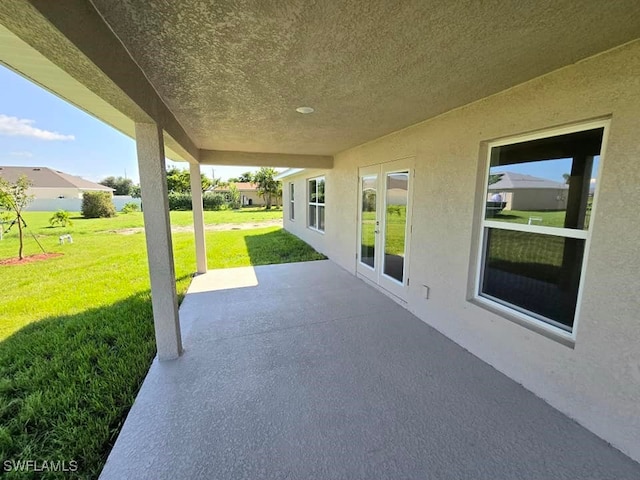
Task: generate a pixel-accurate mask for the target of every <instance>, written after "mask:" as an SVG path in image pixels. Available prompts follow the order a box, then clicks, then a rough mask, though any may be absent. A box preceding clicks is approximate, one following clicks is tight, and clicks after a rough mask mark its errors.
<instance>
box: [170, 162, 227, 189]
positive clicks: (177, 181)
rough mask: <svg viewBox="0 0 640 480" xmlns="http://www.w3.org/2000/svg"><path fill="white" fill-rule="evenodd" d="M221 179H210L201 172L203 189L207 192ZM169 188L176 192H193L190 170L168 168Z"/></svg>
mask: <svg viewBox="0 0 640 480" xmlns="http://www.w3.org/2000/svg"><path fill="white" fill-rule="evenodd" d="M219 180H220V179H214V180H213V181H212V180H211V179H209V178H208V177H207V176H206V175H205V174H204V173H201V174H200V182H201V184H202V191H203V192H206V191H207V190H209V189H210V188H211V187H213V186H215V185H216V181H218V182H219ZM167 190H168V191H169V192H174V193H191V175H190V174H189V170H181V169H179V168H177V167H170V168H168V169H167Z"/></svg>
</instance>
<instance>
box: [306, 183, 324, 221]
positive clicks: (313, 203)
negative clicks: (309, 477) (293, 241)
mask: <svg viewBox="0 0 640 480" xmlns="http://www.w3.org/2000/svg"><path fill="white" fill-rule="evenodd" d="M314 180H315V182H316V191H315V194H316V201H315V202H312V201H311V199H310V197H311V182H313V181H314ZM320 181H323V182H324V189H325V190H324V197H325V198H324V199H325V201H324V202H322V203H320V202H318V183H319V182H320ZM326 197H327V181H326V179H325V177H324V175H321V176H319V177H313V178H308V179H307V228H309V229H311V230H313V231H314V232H318V233H324V230H323V229H320V228H318V223H319V222H318V219H319V218H320V215H318V211H319V210H318V207H322V208H323V209H324V213H325V217H324V219H325V225H326V221H327V215H326V214H327V208H326V200H327V198H326ZM311 206H315V207H316V223H315V225H311V224H310V223H309V222H310V221H311V216H310V215H309V207H311Z"/></svg>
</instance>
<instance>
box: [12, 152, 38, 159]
mask: <svg viewBox="0 0 640 480" xmlns="http://www.w3.org/2000/svg"><path fill="white" fill-rule="evenodd" d="M9 155H11V156H12V157H21V158H31V157H33V153H31V152H26V151H24V152H9Z"/></svg>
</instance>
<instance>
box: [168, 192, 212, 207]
mask: <svg viewBox="0 0 640 480" xmlns="http://www.w3.org/2000/svg"><path fill="white" fill-rule="evenodd" d="M202 204H203V208H204V209H205V210H220V209H221V208H222V206H223V204H224V197H223V196H222V195H220V194H219V193H210V192H207V193H205V194H204V195H203V196H202ZM191 209H192V204H191V194H189V193H177V192H170V193H169V210H191Z"/></svg>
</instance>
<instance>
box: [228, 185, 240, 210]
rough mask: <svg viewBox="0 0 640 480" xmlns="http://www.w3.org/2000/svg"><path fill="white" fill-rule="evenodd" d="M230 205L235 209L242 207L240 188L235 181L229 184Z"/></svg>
mask: <svg viewBox="0 0 640 480" xmlns="http://www.w3.org/2000/svg"><path fill="white" fill-rule="evenodd" d="M229 205H230V206H231V208H233V209H234V210H237V209H239V208H240V190H238V187H237V186H236V184H235V183H232V184H231V185H229Z"/></svg>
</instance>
